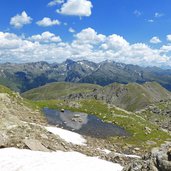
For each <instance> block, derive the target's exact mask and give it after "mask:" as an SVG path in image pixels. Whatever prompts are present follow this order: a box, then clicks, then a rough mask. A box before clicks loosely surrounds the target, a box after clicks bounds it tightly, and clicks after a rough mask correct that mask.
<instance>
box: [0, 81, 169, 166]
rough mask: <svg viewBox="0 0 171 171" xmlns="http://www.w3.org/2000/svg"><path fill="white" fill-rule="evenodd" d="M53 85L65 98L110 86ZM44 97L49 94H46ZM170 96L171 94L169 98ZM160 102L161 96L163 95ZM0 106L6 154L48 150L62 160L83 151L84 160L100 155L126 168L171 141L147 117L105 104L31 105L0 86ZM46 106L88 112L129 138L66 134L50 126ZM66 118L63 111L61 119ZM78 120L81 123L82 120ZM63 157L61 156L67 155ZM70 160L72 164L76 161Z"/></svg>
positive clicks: (0, 137)
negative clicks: (121, 131)
mask: <svg viewBox="0 0 171 171" xmlns="http://www.w3.org/2000/svg"><path fill="white" fill-rule="evenodd" d="M153 84H156V83H153ZM51 85H52V89H51V91H52V92H53V93H54V94H55V95H57V96H60V97H61V98H62V97H63V95H68V93H71V92H74V93H78V90H79V92H82V91H83V88H84V93H93V92H95V91H101V89H105V88H106V87H104V88H103V87H99V86H95V85H89V84H85V85H84V84H82V85H80V84H76V85H75V84H68V83H57V85H55V84H54V83H53V84H50V85H47V87H49V86H51ZM110 86H111V85H110ZM45 87H46V86H45ZM56 87H58V92H57V93H55V92H54V88H56ZM64 87H66V89H68V91H69V92H67V93H66V92H65V91H66V90H65V89H64V90H63V91H62V92H61V91H60V90H62V89H63V88H64ZM144 87H148V88H149V91H151V90H150V88H151V86H149V85H148V84H147V85H145V86H144ZM156 87H157V86H156ZM41 88H42V87H41ZM157 90H158V89H156V91H157ZM106 91H107V90H106ZM46 92H49V90H48V89H46ZM40 93H43V92H42V90H41V91H40ZM82 93H83V92H82ZM163 93H164V92H163ZM46 95H48V93H47V94H46ZM50 95H52V94H50ZM164 95H165V96H166V94H164ZM155 98H158V96H156V97H155ZM0 107H1V112H0V120H1V121H0V133H1V135H0V140H1V141H0V147H3V148H4V151H10V152H11V153H10V155H12V151H16V152H17V154H18V153H23V152H25V153H23V156H25V155H24V154H28V153H29V154H31V153H32V154H35V155H36V152H33V151H43V152H46V154H48V155H50V153H47V152H54V153H53V154H54V155H53V156H56V157H57V154H56V151H57V153H58V154H59V151H60V152H61V153H62V154H64V153H65V154H69V153H70V151H73V152H77V154H79V156H82V155H84V156H85V157H87V156H91V157H96V156H98V158H99V157H100V158H101V159H103V160H107V161H110V162H112V163H113V164H114V165H115V164H116V163H117V164H119V165H118V166H120V167H121V166H125V165H126V164H129V163H130V162H131V161H132V160H134V159H135V158H140V157H139V155H140V156H141V155H142V154H145V153H146V151H147V150H150V149H151V148H152V147H154V146H159V145H160V144H161V143H163V142H165V141H166V140H168V139H169V138H170V135H169V133H167V132H165V131H164V130H162V127H160V125H157V124H156V123H154V122H150V121H149V120H148V119H146V117H145V116H144V115H141V114H140V115H139V113H133V112H128V111H125V110H123V109H120V108H118V107H116V106H114V105H111V104H106V103H104V102H102V101H99V100H89V99H84V100H82V99H80V100H79V101H78V100H76V101H75V100H71V101H70V100H41V101H29V100H26V99H24V98H22V97H21V96H20V95H19V94H18V93H14V92H12V91H11V90H9V89H8V88H6V87H3V86H0ZM45 107H46V109H47V107H48V108H49V109H58V110H60V109H62V108H63V109H65V110H69V111H72V112H77V117H78V116H80V115H81V113H87V114H89V115H88V116H89V117H90V115H91V116H92V117H93V116H96V117H98V120H101V122H102V123H108V124H114V125H115V126H118V127H120V128H121V129H122V130H125V131H126V132H127V135H124V136H123V135H117V136H112V137H107V138H97V137H93V136H89V135H86V134H78V133H77V132H76V130H72V131H69V130H65V129H64V128H61V127H60V126H59V125H49V124H50V123H47V119H46V118H45V115H43V114H42V113H41V111H42V109H43V108H45ZM63 114H64V113H61V115H63ZM55 116H56V115H55ZM74 116H76V115H74ZM63 117H64V116H63ZM89 117H88V118H89ZM88 118H87V119H88ZM159 118H160V116H157V115H156V119H159ZM71 119H73V118H71ZM78 119H79V118H78ZM67 122H68V121H67ZM73 122H74V123H76V120H74V121H73ZM78 122H79V124H81V125H83V127H84V126H85V124H84V123H82V120H78ZM96 126H97V125H96ZM73 131H74V132H73ZM9 147H15V148H19V149H30V150H32V151H28V150H27V151H26V150H18V149H10V148H9ZM8 148H9V149H8ZM1 152H2V150H1ZM43 152H41V153H42V154H41V156H42V155H43V154H45V153H43ZM2 153H3V152H2ZM37 154H38V153H37ZM51 154H52V153H51ZM55 154H56V155H55ZM62 154H61V155H60V156H63V155H62ZM137 155H138V156H137ZM5 156H6V155H5ZM12 156H13V155H12ZM6 158H7V159H5V160H8V156H6ZM12 158H14V157H12ZM23 158H25V157H23ZM59 158H60V157H59ZM70 159H71V160H72V158H70ZM89 159H91V158H89ZM10 162H11V163H13V162H14V161H12V160H10ZM18 162H19V161H17V163H18ZM90 162H91V161H90ZM101 162H102V161H101ZM14 163H15V162H14ZM114 165H113V166H114Z"/></svg>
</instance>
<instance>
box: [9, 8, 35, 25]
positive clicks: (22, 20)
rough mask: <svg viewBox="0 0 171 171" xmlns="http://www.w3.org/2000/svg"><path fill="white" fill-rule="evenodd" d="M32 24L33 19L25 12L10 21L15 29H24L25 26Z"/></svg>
mask: <svg viewBox="0 0 171 171" xmlns="http://www.w3.org/2000/svg"><path fill="white" fill-rule="evenodd" d="M31 22H32V18H31V17H29V16H28V15H27V13H26V12H25V11H23V12H22V13H21V14H17V15H16V16H14V17H12V18H11V20H10V24H11V25H12V26H14V27H15V28H22V27H23V26H24V25H26V24H30V23H31Z"/></svg>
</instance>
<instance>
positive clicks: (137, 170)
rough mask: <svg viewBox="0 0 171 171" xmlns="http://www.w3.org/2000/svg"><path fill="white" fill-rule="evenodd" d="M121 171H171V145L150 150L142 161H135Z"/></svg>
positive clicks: (167, 144)
mask: <svg viewBox="0 0 171 171" xmlns="http://www.w3.org/2000/svg"><path fill="white" fill-rule="evenodd" d="M123 171H171V143H170V142H167V143H166V144H164V145H161V147H160V148H154V149H152V151H151V153H149V154H147V155H145V156H144V157H143V159H142V160H136V161H134V162H133V163H131V164H129V165H128V166H126V167H125V168H124V169H123Z"/></svg>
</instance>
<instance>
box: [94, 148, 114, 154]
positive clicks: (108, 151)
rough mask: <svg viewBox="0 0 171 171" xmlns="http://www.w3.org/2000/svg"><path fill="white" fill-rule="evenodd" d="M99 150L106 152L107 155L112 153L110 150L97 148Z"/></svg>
mask: <svg viewBox="0 0 171 171" xmlns="http://www.w3.org/2000/svg"><path fill="white" fill-rule="evenodd" d="M97 150H99V151H101V152H104V153H106V154H109V153H111V151H110V150H108V149H100V148H97Z"/></svg>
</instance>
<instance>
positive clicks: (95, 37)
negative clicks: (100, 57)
mask: <svg viewBox="0 0 171 171" xmlns="http://www.w3.org/2000/svg"><path fill="white" fill-rule="evenodd" d="M75 37H76V38H77V39H76V41H77V42H79V43H81V44H85V43H89V44H97V43H100V42H103V41H104V40H105V38H106V36H105V35H102V34H97V32H96V31H95V30H94V29H92V28H90V27H89V28H87V29H83V30H82V31H81V32H80V33H78V34H76V35H75Z"/></svg>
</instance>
